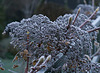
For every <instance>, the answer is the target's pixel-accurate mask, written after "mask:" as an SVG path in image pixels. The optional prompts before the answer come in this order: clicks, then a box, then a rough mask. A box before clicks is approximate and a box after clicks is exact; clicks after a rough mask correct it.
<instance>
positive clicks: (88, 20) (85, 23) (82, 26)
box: [79, 7, 99, 28]
mask: <svg viewBox="0 0 100 73" xmlns="http://www.w3.org/2000/svg"><path fill="white" fill-rule="evenodd" d="M98 11H99V7H98V8H97V9H96V10H95V11H94V12H93V14H92V15H91V16H90V17H89V18H88V19H87V20H86V21H85V22H84V23H83V24H82V25H80V26H79V27H80V28H82V27H83V26H84V25H85V24H86V23H87V22H89V20H90V19H91V18H92V17H93V16H94V15H95V14H96V13H97V12H98Z"/></svg>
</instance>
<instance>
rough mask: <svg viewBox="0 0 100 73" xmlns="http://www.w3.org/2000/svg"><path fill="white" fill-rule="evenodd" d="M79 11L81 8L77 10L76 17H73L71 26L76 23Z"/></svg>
mask: <svg viewBox="0 0 100 73" xmlns="http://www.w3.org/2000/svg"><path fill="white" fill-rule="evenodd" d="M80 10H81V8H79V9H78V12H77V14H76V17H75V19H74V21H73V23H72V24H74V23H75V21H76V19H77V17H78V15H79V13H80Z"/></svg>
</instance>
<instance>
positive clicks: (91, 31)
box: [87, 27, 100, 33]
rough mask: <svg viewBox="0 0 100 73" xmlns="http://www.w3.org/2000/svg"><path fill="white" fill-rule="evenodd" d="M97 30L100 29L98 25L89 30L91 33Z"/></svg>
mask: <svg viewBox="0 0 100 73" xmlns="http://www.w3.org/2000/svg"><path fill="white" fill-rule="evenodd" d="M96 30H100V27H97V28H95V29H91V30H88V31H87V32H88V33H90V32H93V31H96Z"/></svg>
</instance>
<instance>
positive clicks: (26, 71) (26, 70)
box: [25, 31, 29, 73]
mask: <svg viewBox="0 0 100 73" xmlns="http://www.w3.org/2000/svg"><path fill="white" fill-rule="evenodd" d="M26 45H27V48H26V49H27V50H28V51H29V49H28V47H29V32H28V31H27V44H26ZM28 65H29V57H27V65H26V69H25V73H28Z"/></svg>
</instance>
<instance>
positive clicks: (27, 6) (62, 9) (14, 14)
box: [0, 0, 100, 59]
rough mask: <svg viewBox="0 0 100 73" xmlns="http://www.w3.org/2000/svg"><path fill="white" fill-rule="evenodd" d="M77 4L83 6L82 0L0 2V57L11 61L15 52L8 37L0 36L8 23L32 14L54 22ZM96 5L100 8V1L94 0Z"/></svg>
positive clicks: (0, 0) (7, 0) (13, 0)
mask: <svg viewBox="0 0 100 73" xmlns="http://www.w3.org/2000/svg"><path fill="white" fill-rule="evenodd" d="M91 1H92V0H87V3H88V4H91ZM78 4H84V2H83V0H0V57H1V58H9V59H12V58H13V56H14V55H15V54H16V52H17V50H16V51H15V49H14V48H13V47H12V46H11V45H10V44H9V42H10V38H9V37H8V35H6V36H2V32H3V30H4V28H5V26H6V25H7V24H8V23H10V22H13V21H20V20H22V19H23V18H29V17H31V16H32V15H34V14H43V15H46V16H48V17H49V18H50V20H52V21H54V20H55V19H56V18H57V17H58V16H60V15H64V14H66V13H72V10H73V9H74V8H75V7H76V6H77V5H78ZM96 5H99V6H100V0H95V6H96ZM99 36H100V35H99ZM99 41H100V40H99Z"/></svg>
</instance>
